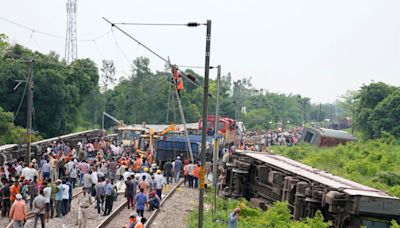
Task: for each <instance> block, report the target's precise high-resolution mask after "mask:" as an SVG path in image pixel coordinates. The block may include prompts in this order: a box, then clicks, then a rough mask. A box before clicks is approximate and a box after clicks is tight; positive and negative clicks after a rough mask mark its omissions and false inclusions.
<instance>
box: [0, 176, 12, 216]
mask: <svg viewBox="0 0 400 228" xmlns="http://www.w3.org/2000/svg"><path fill="white" fill-rule="evenodd" d="M3 183H4V186H3V187H2V188H1V215H2V216H3V217H6V216H8V215H9V212H10V207H11V201H10V196H11V192H10V185H8V181H7V179H3Z"/></svg>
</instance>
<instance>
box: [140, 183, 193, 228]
mask: <svg viewBox="0 0 400 228" xmlns="http://www.w3.org/2000/svg"><path fill="white" fill-rule="evenodd" d="M198 197H199V190H198V189H193V188H187V187H185V186H183V185H181V186H180V187H179V188H178V189H176V191H175V193H174V194H173V195H172V196H171V197H170V198H169V199H168V200H167V201H166V202H165V203H164V204H163V206H162V207H161V211H160V212H159V213H158V215H157V217H156V218H155V219H154V220H153V222H152V223H151V224H148V226H147V227H152V228H158V227H163V228H187V227H188V222H187V219H188V215H189V214H190V213H191V212H192V210H193V209H194V208H197V207H198Z"/></svg>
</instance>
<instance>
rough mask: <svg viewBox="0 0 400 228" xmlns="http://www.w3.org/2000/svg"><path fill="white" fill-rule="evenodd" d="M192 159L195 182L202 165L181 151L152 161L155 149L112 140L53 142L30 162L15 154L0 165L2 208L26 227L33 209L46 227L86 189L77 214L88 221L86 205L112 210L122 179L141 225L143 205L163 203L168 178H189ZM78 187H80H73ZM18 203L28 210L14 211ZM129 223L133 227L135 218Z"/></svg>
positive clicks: (145, 207) (151, 206) (105, 212)
mask: <svg viewBox="0 0 400 228" xmlns="http://www.w3.org/2000/svg"><path fill="white" fill-rule="evenodd" d="M188 164H190V165H191V171H190V177H189V180H190V181H189V182H190V187H197V186H198V181H197V180H198V173H199V168H198V165H197V164H194V163H189V161H188V160H181V158H180V157H179V156H178V157H176V158H175V159H173V160H170V161H167V163H166V164H165V165H164V164H163V166H161V164H159V163H158V164H157V163H156V162H155V161H154V156H153V152H152V151H150V150H149V151H146V152H142V151H139V150H137V151H134V152H132V151H123V148H122V147H121V146H120V145H118V144H117V143H116V142H113V141H107V140H103V139H101V140H95V141H91V142H87V143H85V142H78V143H77V144H76V145H70V144H68V143H64V142H53V143H52V144H50V145H49V146H48V148H47V149H46V150H45V151H44V152H43V154H42V155H41V156H40V157H36V158H34V159H32V160H31V162H29V163H28V162H26V161H23V160H12V161H5V162H4V164H2V165H1V166H0V178H1V183H0V202H1V204H0V209H1V214H2V217H4V218H5V217H8V218H9V219H11V220H13V221H14V227H23V224H24V223H25V221H26V219H27V218H26V213H27V212H29V211H32V212H34V214H35V215H34V224H36V223H37V222H38V220H40V223H41V225H42V227H44V226H45V224H46V223H47V222H49V221H50V220H51V219H52V218H55V217H59V218H64V217H65V216H66V215H68V214H69V213H70V212H71V203H72V200H73V193H77V192H82V193H81V194H79V195H78V213H79V215H78V216H77V220H78V226H79V227H87V224H88V223H87V219H88V216H87V215H88V211H90V210H92V211H95V212H97V213H98V214H101V215H102V216H108V215H109V214H110V213H111V212H112V210H113V204H114V201H115V200H116V198H117V193H118V192H117V191H118V190H117V187H116V186H117V185H121V183H122V184H124V188H123V189H125V192H123V191H122V192H120V193H122V194H124V196H125V197H126V198H127V200H128V208H129V209H131V210H132V212H134V213H136V214H135V221H137V222H136V223H137V225H138V227H140V226H141V225H143V223H144V222H145V221H146V219H145V218H143V215H144V214H143V211H145V210H156V209H159V207H160V204H161V199H162V198H163V191H164V190H165V188H166V186H167V184H172V183H177V182H179V181H180V179H181V178H185V179H188V173H187V172H184V167H186V169H187V166H188ZM196 172H197V174H196ZM182 174H183V175H182ZM196 175H197V176H196ZM75 188H80V189H79V190H76V191H74V189H75ZM12 208H13V209H12ZM15 208H24V210H25V212H24V214H22V215H21V214H19V213H16V212H15ZM129 216H130V215H127V218H128V217H129ZM74 219H76V217H74ZM130 220H132V219H130ZM132 221H133V220H132ZM136 223H135V225H136ZM129 226H131V227H135V226H132V223H129ZM129 226H128V227H129ZM35 227H36V225H35Z"/></svg>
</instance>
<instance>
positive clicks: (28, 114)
mask: <svg viewBox="0 0 400 228" xmlns="http://www.w3.org/2000/svg"><path fill="white" fill-rule="evenodd" d="M28 63H29V74H28V80H27V82H26V83H28V84H27V89H28V102H27V103H28V107H27V112H26V138H27V140H26V141H27V142H26V148H27V151H28V164H29V163H30V162H31V151H32V148H31V142H32V112H33V60H29V61H28Z"/></svg>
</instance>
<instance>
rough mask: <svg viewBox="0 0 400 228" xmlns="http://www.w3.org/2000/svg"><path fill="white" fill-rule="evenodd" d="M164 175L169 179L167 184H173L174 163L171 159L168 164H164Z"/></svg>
mask: <svg viewBox="0 0 400 228" xmlns="http://www.w3.org/2000/svg"><path fill="white" fill-rule="evenodd" d="M164 173H165V178H167V184H169V183H172V163H171V159H169V160H168V161H167V162H165V164H164Z"/></svg>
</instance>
